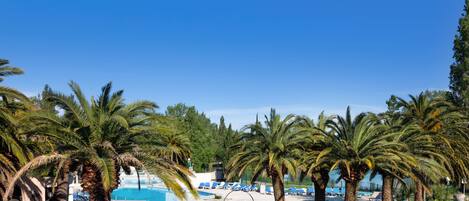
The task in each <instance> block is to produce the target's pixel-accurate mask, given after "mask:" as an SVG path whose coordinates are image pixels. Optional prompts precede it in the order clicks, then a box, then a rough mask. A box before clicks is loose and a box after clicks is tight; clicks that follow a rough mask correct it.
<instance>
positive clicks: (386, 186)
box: [382, 173, 393, 201]
mask: <svg viewBox="0 0 469 201" xmlns="http://www.w3.org/2000/svg"><path fill="white" fill-rule="evenodd" d="M392 183H393V178H392V176H391V175H389V174H386V173H384V174H383V187H382V188H383V192H382V193H383V201H392Z"/></svg>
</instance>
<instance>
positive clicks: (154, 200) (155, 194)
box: [111, 188, 212, 201]
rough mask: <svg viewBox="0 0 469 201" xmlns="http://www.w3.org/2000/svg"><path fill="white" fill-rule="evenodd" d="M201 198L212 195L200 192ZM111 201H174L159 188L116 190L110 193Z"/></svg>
mask: <svg viewBox="0 0 469 201" xmlns="http://www.w3.org/2000/svg"><path fill="white" fill-rule="evenodd" d="M199 195H200V196H201V197H205V196H211V195H212V194H210V193H206V192H200V191H199ZM111 199H112V200H145V201H176V200H177V199H176V197H175V196H174V194H173V193H171V192H169V191H168V190H166V189H161V188H152V189H147V188H142V189H140V190H138V189H136V188H118V189H116V190H114V191H113V192H112V195H111Z"/></svg>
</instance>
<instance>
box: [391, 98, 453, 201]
mask: <svg viewBox="0 0 469 201" xmlns="http://www.w3.org/2000/svg"><path fill="white" fill-rule="evenodd" d="M409 97H410V100H409V101H407V100H404V99H402V98H398V100H399V101H398V106H399V107H400V108H401V110H402V111H401V112H402V115H403V118H404V120H405V122H406V123H408V124H415V125H416V126H417V127H418V128H419V131H418V134H419V135H421V137H423V138H426V140H425V141H421V142H427V143H425V144H421V142H420V143H419V142H415V144H412V145H410V147H411V148H412V152H413V153H414V155H415V156H416V157H417V159H418V168H415V169H414V175H416V176H417V177H416V179H415V180H414V183H415V194H414V197H415V201H422V200H423V199H424V192H425V191H429V188H428V187H427V186H428V185H426V184H428V183H429V182H435V181H437V180H438V179H441V178H442V177H443V176H449V175H448V174H453V173H454V171H453V168H452V167H453V165H452V163H453V162H454V161H458V160H457V159H455V160H451V159H450V158H451V157H452V156H454V154H453V151H454V149H453V148H452V145H451V144H452V143H451V138H448V135H445V134H444V132H442V131H443V130H444V129H443V128H444V127H445V126H446V125H445V123H444V120H445V118H452V117H455V116H458V114H457V113H455V111H454V110H453V108H452V106H451V103H450V102H448V101H446V100H445V99H444V98H443V97H442V96H438V95H436V96H435V95H430V94H429V93H423V92H422V93H420V94H419V95H418V96H412V95H410V96H409ZM428 149H430V150H432V151H428ZM452 161H453V162H452ZM453 164H454V163H453Z"/></svg>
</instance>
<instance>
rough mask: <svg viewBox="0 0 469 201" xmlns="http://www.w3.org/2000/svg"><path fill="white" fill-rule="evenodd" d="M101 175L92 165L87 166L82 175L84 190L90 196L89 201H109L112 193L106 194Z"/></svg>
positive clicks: (84, 167)
mask: <svg viewBox="0 0 469 201" xmlns="http://www.w3.org/2000/svg"><path fill="white" fill-rule="evenodd" d="M100 181H101V175H100V174H99V172H97V171H96V169H95V167H94V166H92V165H87V164H85V165H84V166H83V173H82V184H81V186H82V188H83V190H84V191H86V192H88V193H89V194H90V199H89V201H109V198H110V192H104V189H103V185H102V184H101V182H100Z"/></svg>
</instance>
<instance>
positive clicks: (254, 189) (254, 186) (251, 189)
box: [249, 184, 259, 191]
mask: <svg viewBox="0 0 469 201" xmlns="http://www.w3.org/2000/svg"><path fill="white" fill-rule="evenodd" d="M258 190H259V189H258V188H257V185H256V184H253V185H251V187H250V188H249V191H258Z"/></svg>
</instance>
